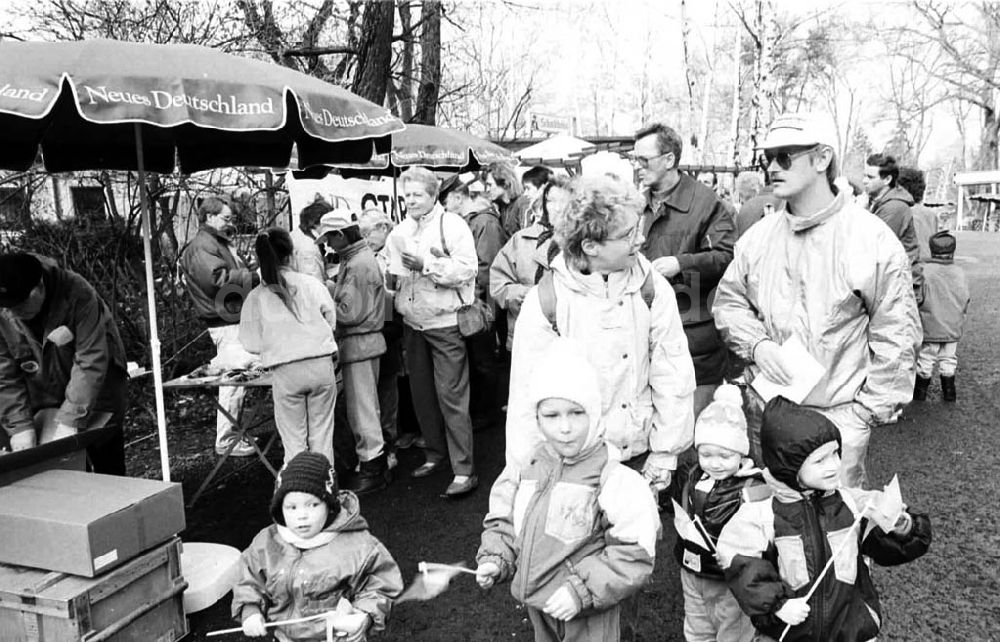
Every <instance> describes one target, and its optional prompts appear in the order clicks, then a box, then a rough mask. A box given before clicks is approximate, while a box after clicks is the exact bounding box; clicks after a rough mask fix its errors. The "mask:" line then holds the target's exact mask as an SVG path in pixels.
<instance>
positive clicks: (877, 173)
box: [864, 154, 923, 301]
mask: <svg viewBox="0 0 1000 642" xmlns="http://www.w3.org/2000/svg"><path fill="white" fill-rule="evenodd" d="M898 180H899V166H898V165H897V164H896V159H895V157H893V156H890V155H889V154H872V155H871V156H869V157H868V160H867V161H865V179H864V182H865V191H867V192H868V196H869V198H870V199H871V201H870V205H869V206H868V209H869V210H870V211H871V213H872V214H874V215H875V216H877V217H879V218H880V219H882V220H883V221H884V222H885V224H886V225H888V226H889V229H891V230H892V231H893V233H894V234H895V235H896V238H898V239H899V242H900V243H902V244H903V249H904V250H906V255H907V256H908V257H910V265H911V266H912V270H911V271H912V274H913V291H914V292H915V293H916V294H917V295H918V296H917V301H919V300H920V297H919V293H920V291H921V289H920V285H921V283H922V282H923V277H922V274H923V268H922V267H921V265H920V249H919V247H918V245H917V231H916V227H914V225H913V213H912V212H911V211H910V207H911V206H912V205H913V197H912V196H911V195H910V193H909V192H907V191H906V190H905V189H903V188H902V187H900V186H899V185H898Z"/></svg>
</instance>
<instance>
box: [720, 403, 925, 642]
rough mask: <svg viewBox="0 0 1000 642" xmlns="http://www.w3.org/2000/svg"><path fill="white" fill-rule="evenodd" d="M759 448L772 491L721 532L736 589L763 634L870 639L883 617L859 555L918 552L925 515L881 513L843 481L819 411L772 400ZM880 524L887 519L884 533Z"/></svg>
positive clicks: (834, 439)
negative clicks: (825, 571)
mask: <svg viewBox="0 0 1000 642" xmlns="http://www.w3.org/2000/svg"><path fill="white" fill-rule="evenodd" d="M761 446H762V450H763V454H764V464H765V465H766V466H767V469H766V470H765V471H764V478H765V479H766V480H767V482H768V484H769V485H770V486H771V488H772V489H773V491H774V496H773V497H771V498H770V499H766V500H763V501H758V502H750V503H747V504H744V505H743V506H741V507H740V510H739V512H737V513H736V515H735V516H734V517H733V518H732V519H731V520H729V523H728V524H726V526H725V528H723V529H722V534H721V535H720V537H719V547H718V548H719V556H720V558H721V562H722V566H723V568H725V569H726V578H727V580H728V581H729V587H730V588H731V589H732V591H733V594H734V595H735V596H736V599H737V600H738V601H739V603H740V606H741V607H742V608H743V611H744V612H745V613H747V614H748V615H749V616H750V619H751V621H752V622H753V624H754V626H755V627H757V629H758V630H759V631H760V632H761V633H763V634H764V635H765V636H767V637H765V638H764V639H765V640H769V639H775V640H777V639H778V638H780V637H781V635H782V632H783V631H784V629H785V628H786V626H790V627H791V628H790V630H789V632H788V634H787V635H786V636H785V638H784V639H785V640H786V642H799V641H805V640H810V641H812V640H815V641H817V642H818V641H826V640H836V641H837V642H868V641H870V640H874V639H875V638H876V636H877V635H878V632H879V629H880V628H881V624H882V617H883V614H882V607H881V605H880V604H879V599H878V593H877V592H876V590H875V585H874V583H873V582H872V579H871V575H870V573H869V571H868V564H867V563H866V561H865V559H864V558H865V557H867V558H870V559H871V561H873V562H875V563H876V564H881V565H883V566H891V565H896V564H904V563H906V562H910V561H913V560H915V559H917V558H918V557H920V556H921V555H923V554H924V553H926V552H927V549H928V548H929V547H930V542H931V523H930V519H928V517H927V516H926V515H922V514H920V513H915V512H912V511H907V510H905V509H901V510H899V511H898V512H897V513H896V514H892V515H885V514H882V513H883V512H884V511H885V504H884V503H883V500H884V498H883V496H882V493H881V492H880V491H864V490H860V489H856V488H841V487H840V431H839V430H837V427H836V426H835V425H834V424H833V423H831V422H830V420H829V419H827V418H826V417H824V416H823V415H821V414H820V413H818V412H815V411H813V410H810V409H808V408H803V407H801V406H799V405H797V404H794V403H792V402H791V401H788V400H787V399H785V398H783V397H776V398H774V399H772V400H771V401H770V402H768V404H767V406H766V407H765V409H764V425H763V428H762V429H761ZM859 518H860V522H859V523H858V524H857V526H855V524H856V522H857V521H858V519H859ZM876 522H879V523H882V524H886V523H891V524H893V525H892V527H890V528H889V530H888V532H887V531H885V530H883V529H882V527H881V526H877V525H876ZM838 552H839V553H838ZM835 553H838V554H837V555H836V559H834V561H833V565H832V567H831V568H830V569H829V570H828V571H827V573H826V574H825V575H823V577H822V579H821V580H819V582H820V583H819V585H818V587H817V588H816V591H815V592H814V594H813V595H812V596H811V598H810V599H806V595H807V594H808V593H809V591H810V589H812V587H813V585H814V584H815V583H816V581H817V578H818V577H819V576H820V574H821V572H822V569H823V568H824V567H825V566H826V564H827V562H829V561H830V559H831V558H833V557H834V554H835Z"/></svg>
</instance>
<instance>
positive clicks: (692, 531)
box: [670, 499, 712, 551]
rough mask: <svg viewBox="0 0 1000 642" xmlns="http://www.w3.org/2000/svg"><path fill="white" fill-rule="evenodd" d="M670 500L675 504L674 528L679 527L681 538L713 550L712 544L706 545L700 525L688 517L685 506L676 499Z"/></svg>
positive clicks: (678, 532) (678, 533)
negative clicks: (696, 524) (699, 528)
mask: <svg viewBox="0 0 1000 642" xmlns="http://www.w3.org/2000/svg"><path fill="white" fill-rule="evenodd" d="M670 502H671V503H672V504H673V505H674V528H675V529H677V535H678V536H679V537H680V538H681V539H683V540H687V541H689V542H692V543H694V544H697V545H698V546H701V547H702V548H704V549H706V550H709V551H710V550H712V548H711V547H710V546H706V544H705V538H704V537H702V535H701V531H699V530H698V527H697V526H695V525H694V522H693V521H691V518H690V517H688V514H687V511H685V510H684V507H682V506H681V505H680V504H678V503H677V500H676V499H671V500H670Z"/></svg>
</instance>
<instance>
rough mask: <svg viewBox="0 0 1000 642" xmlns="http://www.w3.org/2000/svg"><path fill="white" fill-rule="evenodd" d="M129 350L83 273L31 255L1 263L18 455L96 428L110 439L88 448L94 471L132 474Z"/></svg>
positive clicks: (5, 420) (5, 388) (3, 353)
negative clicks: (49, 414)
mask: <svg viewBox="0 0 1000 642" xmlns="http://www.w3.org/2000/svg"><path fill="white" fill-rule="evenodd" d="M127 368H128V366H127V365H126V360H125V348H124V347H123V346H122V340H121V337H120V336H119V335H118V328H117V327H116V326H115V324H114V321H113V319H112V318H111V312H110V311H109V310H108V307H107V305H105V303H104V301H102V300H101V298H100V296H98V294H97V292H96V291H95V290H94V288H93V287H92V286H91V285H90V284H89V283H87V281H86V280H84V279H83V277H81V276H80V275H79V274H77V273H76V272H72V271H70V270H66V269H63V268H61V267H59V266H58V264H56V262H55V261H53V260H52V259H50V258H46V257H42V256H37V255H34V254H27V253H23V252H21V253H15V254H7V255H4V256H0V423H2V425H3V428H4V429H5V430H6V432H7V437H8V438H9V443H10V448H11V450H24V449H27V448H32V447H34V446H35V445H37V444H38V443H39V441H41V440H40V438H39V435H38V432H37V427H36V426H37V423H38V421H37V420H36V417H39V418H40V417H41V416H42V415H40V414H39V413H41V411H44V410H48V409H53V410H55V414H54V419H52V420H51V421H48V422H44V423H52V422H54V425H42V426H41V429H42V434H43V435H44V437H45V439H46V440H55V439H62V438H65V437H69V436H72V435H75V434H76V433H77V432H79V431H81V430H86V429H87V428H89V427H94V426H105V430H106V433H107V436H106V437H105V438H103V439H101V440H98V441H97V442H95V443H93V444H92V445H91V446H90V447H88V449H87V455H88V456H89V458H90V462H91V466H92V467H93V470H94V472H98V473H104V474H108V475H124V474H125V440H124V437H123V435H122V422H123V420H124V418H125V409H126V407H127V406H128V374H127Z"/></svg>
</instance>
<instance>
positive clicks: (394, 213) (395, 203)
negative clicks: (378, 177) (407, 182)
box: [389, 159, 403, 225]
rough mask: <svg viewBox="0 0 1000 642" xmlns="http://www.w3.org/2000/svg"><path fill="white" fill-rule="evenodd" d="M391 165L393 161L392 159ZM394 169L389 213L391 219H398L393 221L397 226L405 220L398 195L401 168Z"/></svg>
mask: <svg viewBox="0 0 1000 642" xmlns="http://www.w3.org/2000/svg"><path fill="white" fill-rule="evenodd" d="M390 165H391V159H390ZM391 167H392V208H391V210H390V213H389V217H390V218H394V219H396V220H395V221H393V223H395V224H396V225H399V224H400V223H401V222H402V220H403V215H402V214H401V213H400V211H399V195H398V194H396V178H397V177H398V176H399V168H398V167H396V166H395V165H391Z"/></svg>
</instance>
